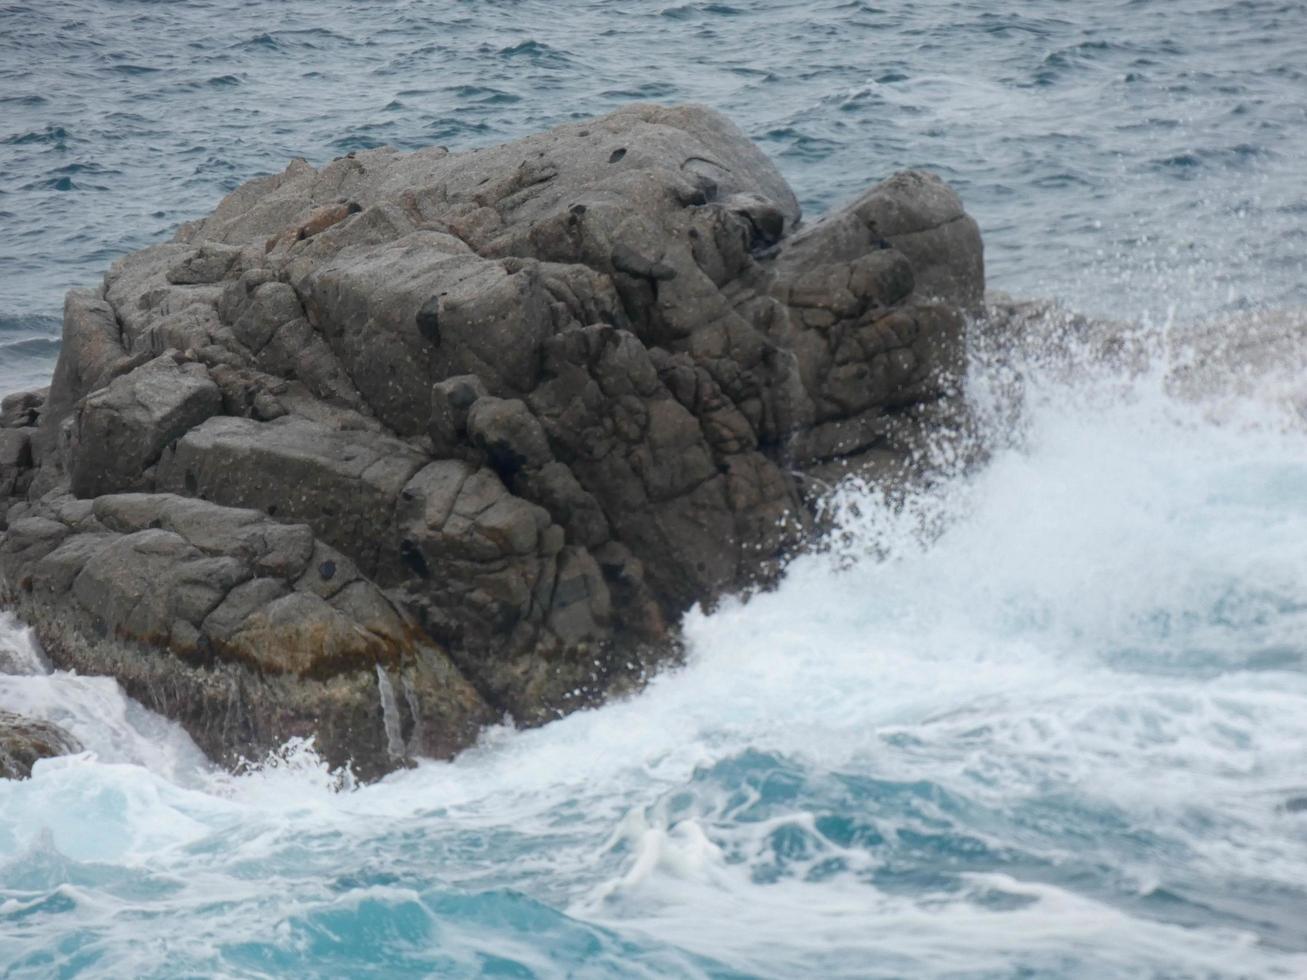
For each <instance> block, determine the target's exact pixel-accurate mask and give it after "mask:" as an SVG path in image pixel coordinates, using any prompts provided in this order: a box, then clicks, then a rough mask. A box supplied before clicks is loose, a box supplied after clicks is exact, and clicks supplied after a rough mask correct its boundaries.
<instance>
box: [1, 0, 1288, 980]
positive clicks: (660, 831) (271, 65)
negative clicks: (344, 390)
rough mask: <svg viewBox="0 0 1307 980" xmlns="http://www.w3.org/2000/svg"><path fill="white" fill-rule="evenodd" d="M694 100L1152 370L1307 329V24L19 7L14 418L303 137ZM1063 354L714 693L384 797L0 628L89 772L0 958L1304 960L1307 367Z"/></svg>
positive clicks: (986, 376)
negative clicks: (59, 664) (1098, 325)
mask: <svg viewBox="0 0 1307 980" xmlns="http://www.w3.org/2000/svg"><path fill="white" fill-rule="evenodd" d="M649 100H652V101H658V102H665V103H673V102H685V101H695V102H702V103H706V104H708V105H710V106H713V107H714V108H717V109H719V110H721V111H723V112H725V113H727V114H728V115H729V116H731V117H732V118H733V119H734V120H735V121H736V122H738V124H739V125H740V126H741V127H742V128H743V129H744V130H745V131H746V132H747V133H748V134H749V135H750V136H751V137H752V138H753V139H755V140H756V141H757V142H758V144H759V145H760V146H761V147H762V148H763V149H764V150H765V151H766V152H767V153H768V154H769V155H770V156H771V157H772V158H773V159H774V160H775V161H776V163H777V165H778V166H779V167H780V169H781V170H782V172H783V173H784V174H785V176H786V178H787V179H788V180H789V181H790V183H791V185H792V186H793V187H794V188H795V191H796V193H797V194H798V196H799V198H800V200H801V201H802V203H803V206H804V210H805V214H806V216H807V217H808V218H810V219H811V218H816V217H818V216H820V214H821V213H822V212H823V211H825V210H827V209H829V208H831V207H832V206H835V205H837V204H838V203H839V202H840V201H843V200H846V199H848V198H851V197H852V196H854V195H856V194H858V193H859V192H861V191H862V190H863V189H865V188H866V187H868V186H870V185H871V184H873V183H874V182H875V181H877V180H879V179H881V178H883V177H885V176H887V175H889V174H890V173H892V172H894V171H896V170H898V169H901V168H906V167H924V168H927V169H930V170H933V171H934V172H936V173H938V174H940V175H941V176H943V177H944V178H945V179H947V180H948V181H949V182H950V183H951V184H952V185H953V186H954V187H955V188H956V189H957V190H958V191H959V193H960V194H961V196H962V198H963V199H964V202H965V204H966V206H967V208H968V210H969V211H970V213H971V214H972V215H973V216H974V217H975V218H976V219H977V220H978V222H979V223H980V226H981V228H982V230H983V233H984V236H985V244H986V263H987V270H988V279H989V284H990V286H991V288H993V289H996V290H1002V291H1004V292H1006V293H1009V294H1011V295H1014V296H1018V297H1029V298H1039V299H1046V300H1051V301H1054V302H1056V303H1058V304H1061V305H1062V306H1063V307H1064V308H1066V309H1068V310H1075V311H1079V312H1081V313H1084V314H1086V315H1089V316H1093V317H1102V318H1108V319H1112V320H1117V321H1122V322H1125V323H1128V324H1131V325H1132V327H1131V329H1133V330H1134V331H1135V335H1136V336H1137V337H1140V338H1142V339H1143V343H1144V344H1145V346H1149V345H1152V347H1155V348H1156V349H1157V350H1158V351H1159V352H1161V351H1162V349H1163V347H1164V344H1163V342H1162V339H1161V338H1163V337H1166V336H1172V337H1173V336H1175V335H1177V333H1179V334H1181V335H1183V332H1184V331H1185V330H1187V329H1190V326H1189V325H1191V324H1200V325H1202V324H1205V325H1206V326H1205V327H1204V329H1207V330H1209V331H1210V330H1212V329H1215V330H1216V331H1217V332H1218V333H1219V331H1220V330H1222V329H1230V330H1236V329H1239V328H1238V324H1239V323H1242V322H1245V321H1246V318H1247V317H1249V316H1252V315H1255V314H1257V313H1259V311H1272V313H1273V314H1277V315H1278V314H1279V313H1283V312H1284V311H1293V310H1301V309H1302V308H1303V307H1305V306H1307V4H1304V3H1303V2H1302V0H1234V2H1227V0H1221V2H1218V0H1082V2H1079V3H1073V2H1067V0H984V2H981V0H879V2H874V3H873V2H867V0H732V2H729V3H726V2H677V0H377V2H362V0H276V2H274V0H257V2H256V0H173V2H150V0H20V2H8V0H5V2H0V392H9V391H13V390H18V389H21V388H28V387H35V386H40V385H43V384H45V383H47V380H48V377H49V375H50V372H51V369H52V367H53V365H54V360H55V357H56V356H57V351H58V343H59V340H58V338H59V317H60V309H61V302H62V296H63V293H64V292H65V290H67V289H68V288H70V287H74V286H84V285H91V284H94V283H95V282H96V281H97V280H98V278H99V277H100V276H101V275H102V273H103V271H104V269H105V268H106V267H107V265H108V264H109V263H110V262H111V261H112V260H113V259H114V258H115V257H117V256H119V255H122V254H125V253H127V252H129V251H132V250H134V249H138V248H141V247H143V246H146V245H149V244H151V243H154V242H159V241H163V240H166V239H167V238H168V237H169V236H170V235H171V233H172V231H173V230H174V229H175V227H176V226H177V225H178V224H179V223H181V222H182V221H184V220H187V219H190V218H194V217H196V216H199V215H202V214H203V213H205V212H207V211H208V210H209V209H211V208H212V207H213V205H214V204H216V202H217V201H218V200H219V199H220V198H221V197H222V196H223V195H224V194H225V193H226V192H228V191H230V190H231V189H232V188H234V187H236V186H237V185H238V184H240V183H241V182H242V181H245V180H247V179H249V178H251V177H254V176H256V175H259V174H264V173H269V172H275V171H280V170H281V169H283V168H284V167H285V165H286V163H287V162H288V161H289V160H290V159H291V158H293V157H297V156H300V157H304V158H306V159H307V160H309V161H310V162H312V163H314V164H321V163H325V162H327V161H329V160H331V159H332V158H334V157H337V156H340V155H342V154H345V153H348V152H349V151H351V150H355V149H360V148H364V147H372V146H378V145H381V144H390V145H393V146H397V147H400V148H404V149H412V148H416V147H422V146H428V145H432V144H440V145H445V146H448V147H449V148H450V149H451V150H458V149H465V148H469V147H475V146H482V145H486V144H490V143H495V142H499V141H503V140H506V139H511V138H513V137H517V136H521V135H524V134H528V133H532V132H536V131H538V130H541V129H544V128H547V127H549V126H552V125H555V124H558V123H563V122H567V121H571V120H575V119H580V118H584V117H587V116H591V115H595V114H600V113H603V112H606V111H608V110H610V109H613V108H615V107H617V106H620V105H622V104H625V103H628V102H632V101H649ZM1213 325H1214V326H1213ZM1223 325H1225V326H1223ZM1026 357H1027V355H1024V354H1008V355H1007V359H1006V360H1005V359H1004V358H1002V357H997V358H996V357H994V356H981V355H980V354H979V353H977V356H976V357H975V361H974V364H973V365H972V371H971V375H970V378H969V381H968V387H967V395H968V397H969V398H970V399H971V400H972V402H973V404H974V406H975V408H976V414H977V417H978V418H980V419H981V420H982V421H983V424H984V426H986V427H987V429H986V431H985V435H986V438H987V441H988V443H989V445H990V446H991V452H990V456H989V458H988V461H987V462H986V463H985V464H984V465H982V466H979V467H977V468H973V469H971V470H967V471H965V472H961V473H958V474H955V475H953V476H948V477H942V478H940V479H938V480H936V481H935V482H934V483H932V484H931V485H930V486H929V487H926V488H922V489H919V490H916V491H913V492H912V493H911V494H909V495H908V496H907V497H906V498H904V497H901V496H899V497H891V496H890V495H887V494H885V493H884V492H883V489H882V488H878V487H875V486H865V485H859V484H856V483H851V484H848V485H845V486H842V487H840V488H838V489H837V490H836V491H835V493H834V496H833V497H832V500H831V512H832V515H833V527H834V530H833V531H832V532H831V534H830V536H829V537H828V538H826V539H824V540H823V541H821V542H820V543H819V544H818V545H817V546H814V547H813V548H812V549H811V550H810V551H809V552H808V553H805V554H803V555H801V556H799V557H797V558H795V559H794V560H793V561H792V563H791V564H790V566H789V567H788V569H787V571H786V573H785V575H784V577H783V579H782V581H781V582H780V583H779V585H778V586H777V587H776V588H775V589H774V590H772V591H769V592H766V593H762V594H757V595H754V596H752V597H751V598H749V599H747V600H746V599H743V598H740V599H731V600H728V601H726V602H724V603H722V604H721V605H719V606H718V607H717V608H715V609H712V610H704V609H695V610H692V611H691V612H690V613H689V614H687V616H686V617H685V620H684V623H683V629H684V633H685V637H686V646H687V653H686V659H685V663H684V665H683V666H680V667H678V668H675V669H669V670H667V671H666V672H664V673H663V674H661V675H659V676H657V677H656V678H654V679H653V680H652V682H651V683H650V684H649V685H648V687H647V688H646V689H645V690H644V691H642V692H641V693H639V694H637V695H634V696H632V697H630V698H628V699H626V700H623V701H620V702H616V703H611V704H608V705H606V706H604V707H601V708H597V709H593V710H588V711H583V712H579V713H577V714H573V715H571V716H569V717H567V718H564V719H561V720H559V721H556V722H553V723H551V724H548V725H545V726H543V727H540V728H536V729H532V730H515V729H513V728H512V727H511V726H509V725H501V726H499V727H496V728H493V729H491V730H489V731H488V732H487V733H486V734H485V735H484V737H483V738H482V739H481V741H480V742H479V743H478V744H477V745H476V746H475V747H474V748H472V749H470V750H468V751H466V752H465V753H463V754H462V755H461V756H459V757H458V758H456V759H454V760H453V761H446V762H438V761H423V762H421V763H420V764H419V765H418V766H417V767H416V768H414V769H411V770H407V771H403V772H399V773H396V774H393V775H391V776H389V777H387V778H386V779H383V780H381V781H380V782H377V783H373V784H371V785H359V784H358V783H357V782H356V781H355V780H354V779H353V778H352V776H351V774H350V773H348V772H340V771H334V772H333V771H330V770H328V768H327V767H326V766H325V765H324V764H323V763H322V761H321V760H320V759H319V758H318V756H317V755H316V754H315V752H314V750H313V746H312V744H311V743H301V742H296V743H292V744H288V745H287V746H285V747H284V748H283V749H282V750H281V751H279V752H278V753H275V754H274V755H272V756H270V757H269V758H267V759H256V760H251V761H250V764H249V765H248V766H247V767H245V768H244V769H243V770H242V771H240V772H237V773H230V772H224V771H218V770H215V769H213V768H212V767H211V766H210V765H209V764H208V763H207V762H206V761H205V759H204V758H203V756H202V755H201V754H200V753H199V752H198V750H197V749H196V748H195V746H194V745H193V744H192V743H191V741H190V740H189V739H188V737H187V736H186V735H185V733H183V732H182V731H181V730H180V729H179V728H178V727H177V726H175V725H174V724H172V723H171V722H169V721H167V720H165V719H163V718H160V717H158V716H155V715H153V714H151V713H150V712H148V711H146V710H145V709H144V708H142V707H141V706H140V705H138V704H135V703H134V702H132V701H131V700H130V699H128V698H126V697H125V696H124V695H123V693H122V691H121V690H120V689H119V688H118V686H117V684H116V683H115V682H114V681H113V680H112V679H108V678H103V677H89V676H79V675H76V674H70V673H65V672H61V671H51V670H50V669H49V667H48V665H47V664H46V663H45V661H44V660H43V658H42V656H41V653H40V651H39V649H38V648H37V647H36V645H35V644H34V642H33V640H32V638H31V636H30V634H29V633H28V631H27V630H26V629H25V628H24V626H23V625H22V624H21V623H20V622H18V621H16V620H15V619H13V617H12V616H10V615H8V614H5V615H4V616H3V617H2V618H0V664H4V665H5V670H6V673H3V674H0V709H8V710H19V711H23V712H26V713H28V714H32V715H37V716H41V717H45V718H49V719H51V720H53V721H56V722H58V723H59V724H62V725H64V726H65V727H67V728H68V729H69V730H70V731H71V732H72V733H73V734H75V735H76V737H77V738H78V739H80V741H81V742H82V743H83V745H84V746H85V748H86V751H85V752H83V753H80V754H78V755H73V756H68V757H64V758H58V759H51V760H45V761H42V762H40V763H39V764H38V765H37V767H36V769H35V772H34V774H33V777H32V778H31V779H29V780H24V781H0V976H4V977H15V978H27V977H42V978H44V977H110V978H123V977H151V978H174V977H206V978H207V977H220V978H259V977H295V978H309V977H324V978H325V977H427V976H434V977H515V978H525V977H537V978H554V977H560V978H561V977H580V978H587V977H605V978H627V977H712V978H753V977H760V978H761V977H766V978H802V977H814V978H826V977H832V978H833V977H874V978H913V980H915V978H972V980H980V978H994V980H998V978H1027V980H1029V978H1091V980H1096V978H1159V980H1160V978H1168V980H1180V978H1263V977H1267V978H1270V977H1307V424H1305V423H1304V418H1303V403H1302V401H1301V400H1298V401H1295V400H1294V399H1292V398H1286V397H1284V396H1283V395H1284V392H1285V391H1286V390H1290V389H1291V388H1292V385H1293V384H1294V383H1299V384H1300V383H1301V382H1302V380H1303V374H1302V371H1301V369H1302V364H1301V363H1299V364H1296V365H1292V364H1291V365H1285V364H1283V363H1272V364H1269V365H1267V364H1263V365H1262V366H1261V367H1258V368H1257V369H1256V370H1255V373H1254V374H1253V375H1252V376H1250V375H1249V369H1241V368H1239V367H1238V366H1237V365H1234V364H1225V363H1223V362H1222V361H1221V360H1220V359H1219V358H1217V359H1215V361H1214V362H1212V363H1208V364H1206V365H1204V367H1205V369H1206V370H1207V371H1208V372H1209V373H1212V372H1214V373H1215V374H1216V375H1218V376H1219V375H1220V374H1221V373H1222V372H1223V371H1229V372H1230V373H1231V374H1234V373H1236V372H1239V371H1242V374H1241V377H1240V378H1239V379H1238V381H1239V383H1238V384H1237V385H1235V386H1234V389H1230V390H1237V394H1236V395H1233V396H1232V395H1229V393H1228V391H1227V394H1226V396H1225V397H1223V399H1222V401H1221V403H1220V405H1219V406H1217V405H1215V404H1214V403H1213V402H1212V401H1211V400H1210V399H1206V398H1204V397H1203V396H1202V395H1201V393H1199V394H1197V395H1195V393H1194V392H1192V391H1190V392H1188V393H1186V394H1185V395H1184V396H1183V397H1181V396H1180V395H1177V393H1176V388H1175V386H1174V385H1173V384H1170V383H1168V380H1167V378H1168V376H1167V369H1166V364H1165V363H1164V362H1165V357H1164V356H1162V355H1161V354H1160V353H1159V357H1158V358H1155V359H1154V360H1153V361H1152V362H1151V363H1152V364H1153V366H1152V367H1149V368H1147V369H1144V370H1139V369H1137V368H1136V369H1133V370H1131V371H1129V372H1124V371H1122V370H1120V369H1114V368H1111V367H1107V366H1103V365H1101V364H1095V363H1093V362H1090V361H1085V362H1084V363H1081V364H1079V365H1078V366H1077V367H1076V368H1075V369H1074V370H1070V371H1068V370H1065V365H1063V369H1061V370H1056V371H1054V370H1049V369H1047V367H1046V363H1045V362H1044V361H1043V360H1041V359H1040V358H1038V357H1033V356H1031V357H1029V359H1028V362H1027V360H1026V359H1025V358H1026ZM1159 365H1160V366H1159ZM1286 369H1287V375H1286V374H1285V371H1286ZM1277 371H1278V372H1280V373H1279V374H1277ZM1014 372H1015V373H1016V374H1018V375H1019V376H1020V377H1021V378H1022V379H1023V385H1024V397H1023V399H1022V401H1021V405H1020V409H1019V411H1017V412H1015V413H1014V412H1013V411H1011V410H1007V409H1010V405H1009V406H1006V408H1005V407H1004V405H1003V404H1000V403H1002V402H1003V397H1004V396H1003V394H1002V393H1003V392H1005V391H1008V390H1010V385H1009V384H1006V383H1004V379H1007V381H1010V380H1011V378H1012V376H1013V373H1014ZM1257 372H1260V373H1257ZM1263 375H1264V376H1263ZM1286 385H1288V386H1289V388H1286Z"/></svg>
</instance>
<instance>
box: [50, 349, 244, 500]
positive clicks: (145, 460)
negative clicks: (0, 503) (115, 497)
mask: <svg viewBox="0 0 1307 980" xmlns="http://www.w3.org/2000/svg"><path fill="white" fill-rule="evenodd" d="M221 408H222V396H221V395H220V394H219V392H218V386H217V385H215V384H214V383H213V382H212V381H211V380H210V379H209V373H208V371H206V370H205V368H204V366H203V365H201V364H187V365H183V366H180V367H179V366H178V365H177V363H176V361H175V360H174V359H173V358H172V357H171V356H170V355H167V354H165V355H163V356H161V357H158V358H155V359H154V360H152V361H149V362H148V363H146V364H143V365H141V366H140V367H139V368H138V369H136V370H135V371H132V372H131V373H130V374H126V375H123V376H121V377H119V378H116V379H114V380H113V381H112V382H110V383H109V384H108V385H107V386H105V387H104V388H100V389H98V390H96V391H93V392H91V393H90V394H89V395H87V396H86V398H84V399H83V400H82V402H81V403H80V404H79V406H78V408H77V411H76V416H75V421H74V432H73V440H72V443H71V444H70V447H69V453H68V460H67V467H68V477H69V481H70V486H71V489H72V492H73V493H74V494H75V495H77V496H79V497H98V496H100V495H101V494H106V493H121V492H124V491H130V490H148V489H151V482H152V481H151V478H150V473H149V472H148V471H149V470H150V468H151V467H152V466H153V465H154V464H155V463H156V462H158V460H159V456H160V455H161V454H162V452H163V450H164V449H165V448H166V447H167V446H169V445H170V444H172V442H173V441H175V440H176V439H178V438H180V437H181V436H183V435H185V434H186V433H187V432H189V431H190V430H191V429H193V428H194V427H195V426H197V425H199V424H200V423H201V422H203V421H204V420H205V419H207V418H209V417H210V416H212V415H216V414H217V413H218V412H219V411H220V410H221Z"/></svg>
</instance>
